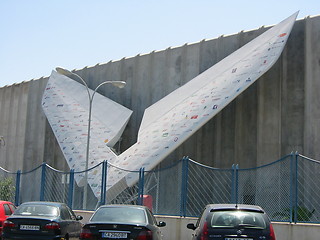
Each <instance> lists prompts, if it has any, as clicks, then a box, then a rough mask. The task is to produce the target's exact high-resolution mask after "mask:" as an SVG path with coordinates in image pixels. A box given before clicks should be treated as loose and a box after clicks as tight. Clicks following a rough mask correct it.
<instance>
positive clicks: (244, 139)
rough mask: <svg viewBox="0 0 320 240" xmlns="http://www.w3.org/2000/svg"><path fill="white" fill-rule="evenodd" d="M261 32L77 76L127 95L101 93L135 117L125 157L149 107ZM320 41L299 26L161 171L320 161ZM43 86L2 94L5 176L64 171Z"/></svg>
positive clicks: (316, 28) (317, 26)
mask: <svg viewBox="0 0 320 240" xmlns="http://www.w3.org/2000/svg"><path fill="white" fill-rule="evenodd" d="M265 30H266V29H265V28H264V27H262V28H260V29H257V30H253V31H248V32H245V31H241V32H239V33H237V34H234V35H229V36H221V37H218V38H215V39H210V40H203V41H200V42H198V43H194V44H186V45H183V46H180V47H175V48H168V49H165V50H161V51H155V52H151V53H149V54H145V55H137V56H135V57H130V58H123V59H121V60H119V61H114V62H112V61H111V62H108V63H105V64H98V65H96V66H92V67H85V68H83V69H81V70H77V71H76V72H77V73H78V74H79V75H81V76H82V77H83V78H84V79H85V80H86V81H87V82H88V85H89V87H91V88H94V87H96V86H97V85H98V84H99V83H100V82H102V81H105V80H119V79H121V80H124V81H126V82H127V86H126V87H125V88H124V89H115V88H110V87H107V86H104V87H102V88H101V93H102V94H104V95H106V96H107V97H109V98H111V99H113V100H115V101H117V102H119V103H120V104H123V105H124V106H126V107H128V108H130V109H132V110H133V111H134V112H133V115H132V118H131V120H130V122H129V124H128V127H127V128H126V130H125V132H124V136H123V140H122V142H121V146H120V149H121V151H123V150H125V149H127V148H128V147H130V146H131V145H132V144H133V143H134V142H135V141H136V137H137V132H138V128H139V125H140V122H141V119H142V115H143V111H144V109H145V108H146V107H148V106H150V105H151V104H153V103H154V102H156V101H158V100H159V99H161V98H162V97H164V96H165V95H167V94H168V93H170V92H171V91H173V90H174V89H176V88H178V87H180V86H181V85H183V84H184V83H186V82H187V81H189V80H191V79H192V78H193V77H195V76H196V75H198V74H199V73H201V72H203V71H204V70H206V69H207V68H209V67H210V66H212V65H213V64H215V63H217V62H218V61H219V60H221V59H222V58H224V57H225V56H227V55H229V54H230V53H232V52H233V51H234V50H236V49H238V48H239V47H241V46H242V45H244V44H245V43H247V42H248V41H250V40H251V39H253V38H255V37H256V36H258V35H259V34H261V33H262V32H264V31H265ZM319 35H320V16H316V17H311V18H306V19H302V20H299V21H297V22H296V23H295V26H294V28H293V31H292V34H291V36H290V38H289V41H288V43H287V46H286V48H285V49H284V52H283V54H282V56H281V57H280V59H279V61H278V62H277V63H276V64H275V65H274V66H273V67H272V68H271V69H270V70H269V71H268V72H267V73H266V74H265V75H264V76H262V77H261V78H260V79H259V80H258V81H257V82H256V83H255V84H253V85H252V86H251V87H250V88H249V89H247V90H246V91H245V92H244V93H243V94H241V95H240V96H239V97H238V98H237V99H235V100H234V101H233V102H232V103H231V104H230V105H229V106H227V107H226V108H225V109H224V110H223V111H221V112H220V113H219V114H218V115H217V116H216V117H214V118H213V119H212V120H211V121H209V122H208V123H207V124H206V125H205V126H204V127H202V128H201V129H200V130H199V131H198V132H197V133H195V134H194V136H192V137H191V138H190V139H189V140H188V141H186V142H185V143H184V144H183V145H181V146H180V147H179V148H178V149H177V150H176V151H175V152H174V153H172V154H171V155H170V156H169V157H168V158H167V159H166V161H164V163H163V164H162V165H167V164H169V163H170V162H171V161H174V160H178V159H181V158H182V157H183V156H186V155H187V156H189V157H190V158H192V159H195V160H197V161H199V162H202V163H204V164H207V165H210V166H214V167H220V168H224V167H228V168H230V166H231V165H232V164H234V163H238V164H240V167H241V168H245V167H254V166H260V165H262V164H266V163H270V162H272V161H274V160H277V159H279V158H280V157H282V156H284V155H286V154H288V153H290V152H291V151H299V152H300V153H302V154H304V155H307V156H308V157H310V158H315V159H320V148H319V147H317V146H319V143H320V125H319V124H318V123H319V121H318V120H319V118H320V98H319V97H318V93H319V92H320V80H319V78H320V60H319V56H320V46H319ZM57 65H59V64H58V63H57ZM48 75H49V73H48ZM47 80H48V78H41V79H37V80H31V81H29V82H23V83H20V84H15V85H12V86H6V87H3V88H0V113H1V115H0V135H3V136H4V138H5V140H6V145H5V146H4V147H1V148H0V166H2V167H4V168H5V169H8V170H10V171H17V170H18V169H22V170H23V171H27V170H30V169H33V168H34V167H36V166H38V165H40V164H41V163H42V162H43V161H46V162H47V163H49V164H50V165H52V166H53V167H56V168H57V169H59V170H67V169H68V168H67V164H66V163H65V160H64V158H63V155H62V153H61V151H60V149H59V146H58V144H57V142H56V140H55V137H54V135H53V133H52V130H51V128H50V126H49V125H48V123H47V120H46V118H45V116H44V114H43V112H42V109H41V97H42V93H43V90H44V88H45V85H46V82H47ZM93 111H95V109H93Z"/></svg>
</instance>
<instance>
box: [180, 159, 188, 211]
mask: <svg viewBox="0 0 320 240" xmlns="http://www.w3.org/2000/svg"><path fill="white" fill-rule="evenodd" d="M188 174H189V157H184V158H182V177H181V197H180V216H182V217H185V216H186V215H187V198H188Z"/></svg>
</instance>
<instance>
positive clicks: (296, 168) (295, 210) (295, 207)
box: [293, 152, 299, 223]
mask: <svg viewBox="0 0 320 240" xmlns="http://www.w3.org/2000/svg"><path fill="white" fill-rule="evenodd" d="M298 157H299V153H298V152H296V153H295V176H296V178H295V183H294V185H295V200H294V211H293V213H294V223H297V221H298V177H299V176H298Z"/></svg>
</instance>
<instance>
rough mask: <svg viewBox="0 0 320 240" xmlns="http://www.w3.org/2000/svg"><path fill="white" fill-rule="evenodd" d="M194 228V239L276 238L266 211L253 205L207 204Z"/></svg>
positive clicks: (247, 239) (192, 227)
mask: <svg viewBox="0 0 320 240" xmlns="http://www.w3.org/2000/svg"><path fill="white" fill-rule="evenodd" d="M187 228H189V229H192V230H194V233H193V238H192V239H193V240H211V239H212V240H213V239H214V240H239V239H241V240H258V239H259V240H261V239H264V240H275V239H276V238H275V234H274V230H273V227H272V224H271V222H270V220H269V217H268V216H267V214H266V213H265V211H264V210H263V209H262V208H261V207H259V206H255V205H244V204H209V205H207V206H206V207H205V209H204V211H203V212H202V214H201V216H200V218H199V219H198V221H197V223H196V225H194V224H193V223H189V224H188V225H187Z"/></svg>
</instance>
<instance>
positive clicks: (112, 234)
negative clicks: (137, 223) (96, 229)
mask: <svg viewBox="0 0 320 240" xmlns="http://www.w3.org/2000/svg"><path fill="white" fill-rule="evenodd" d="M127 236H128V234H127V233H126V232H103V233H102V238H112V239H121V238H127Z"/></svg>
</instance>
